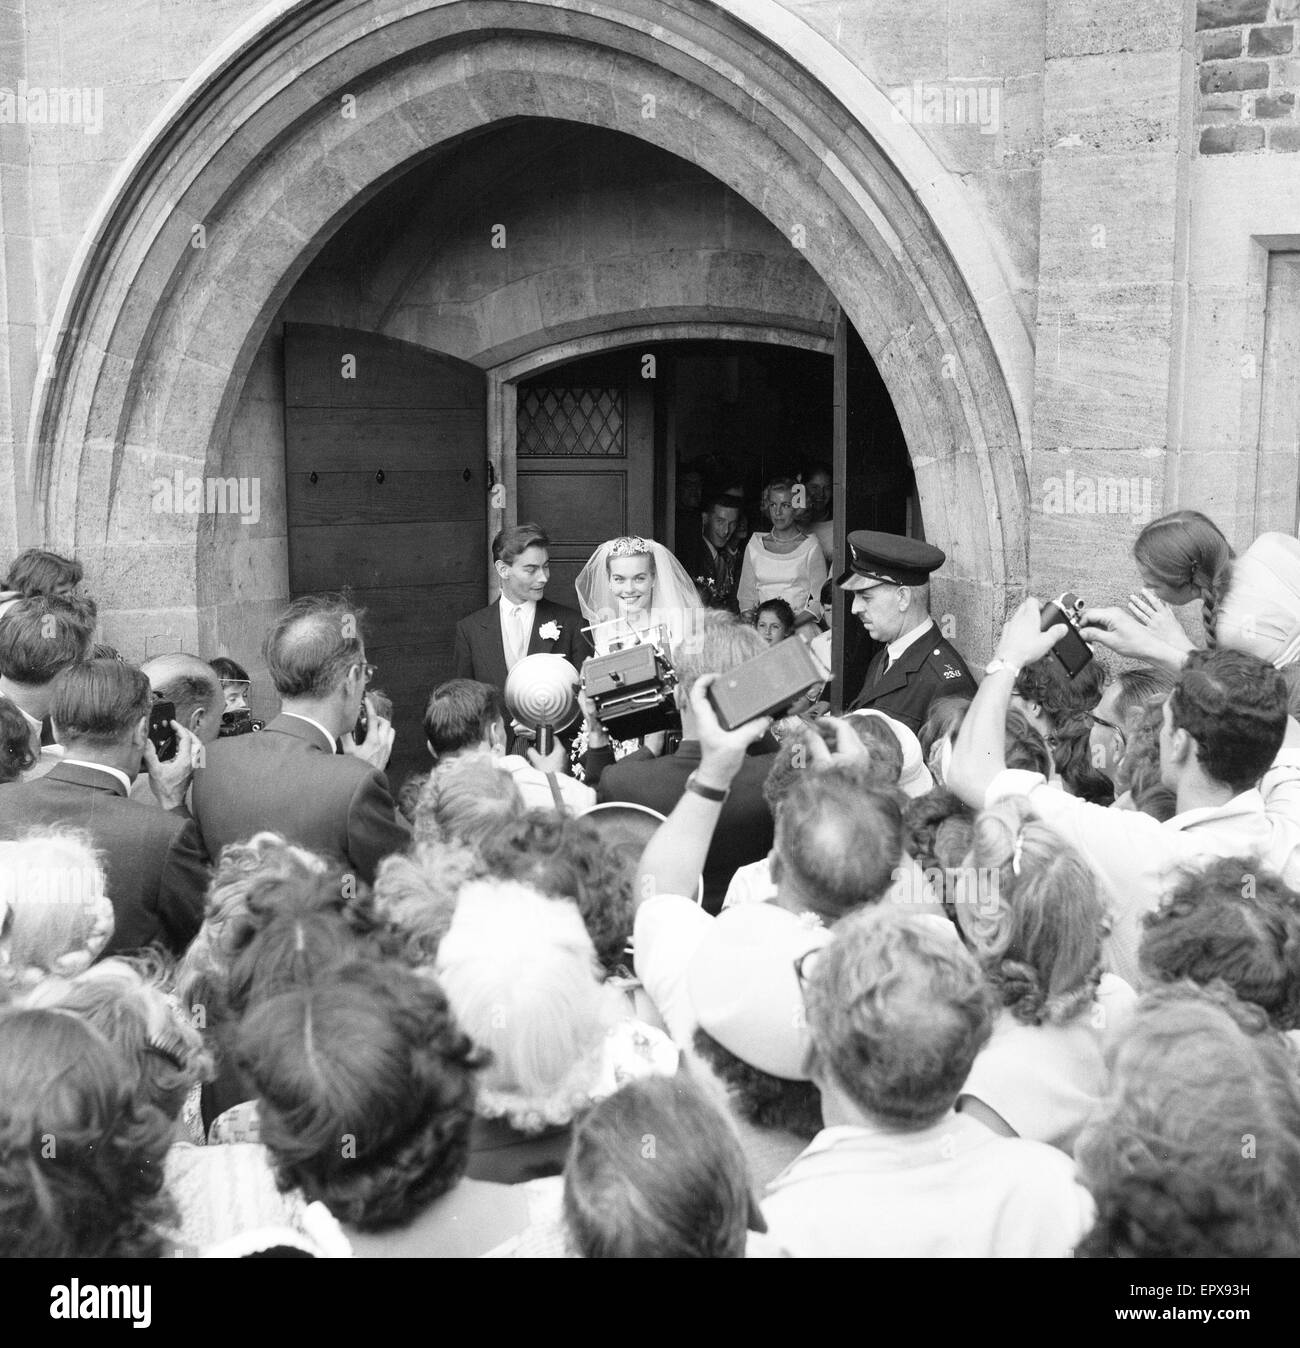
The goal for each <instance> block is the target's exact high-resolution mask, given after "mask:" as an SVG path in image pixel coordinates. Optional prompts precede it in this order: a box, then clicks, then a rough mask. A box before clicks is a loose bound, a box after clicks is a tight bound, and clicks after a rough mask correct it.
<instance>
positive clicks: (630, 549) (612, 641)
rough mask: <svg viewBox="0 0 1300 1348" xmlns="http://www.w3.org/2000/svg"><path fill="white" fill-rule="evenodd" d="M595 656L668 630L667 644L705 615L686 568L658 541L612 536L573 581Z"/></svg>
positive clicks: (652, 637) (676, 640)
mask: <svg viewBox="0 0 1300 1348" xmlns="http://www.w3.org/2000/svg"><path fill="white" fill-rule="evenodd" d="M574 588H575V589H576V590H577V592H578V604H579V606H580V607H581V609H582V616H583V617H584V618H586V620H587V621H588V623H590V624H591V637H592V643H593V645H594V646H595V648H596V654H597V655H607V654H608V653H609V652H610V651H614V650H619V649H621V648H622V647H623V646H632V645H638V644H640V643H641V642H643V641H647V640H650V641H653V640H654V639H655V638H656V637H658V636H659V635H660V633H659V631H658V629H660V628H666V629H667V636H668V640H669V641H670V642H671V643H674V644H675V643H676V642H678V641H680V640H681V639H682V638H683V637H684V636H686V635H687V634H688V633H689V632H690V631H692V630H693V627H694V623H695V622H696V620H697V619H696V615H697V614H699V613H701V612H702V611H703V605H702V604H701V603H700V597H699V594H698V593H697V591H696V589H695V584H694V582H693V581H692V580H691V578H690V576H689V575H688V574H687V572H686V568H685V567H684V566H682V564H681V563H680V562H679V561H678V560H677V558H676V557H674V556H673V555H672V553H671V552H669V551H668V549H667V548H666V547H664V546H663V544H662V543H656V542H655V541H654V540H653V539H648V538H611V539H610V540H609V541H608V542H605V543H602V544H601V545H600V547H598V548H597V549H596V551H595V552H594V553H593V554H592V556H591V560H590V561H589V562H588V563H587V564H586V566H584V567H583V568H582V571H581V572H580V573H579V575H578V579H577V580H576V581H575V582H574Z"/></svg>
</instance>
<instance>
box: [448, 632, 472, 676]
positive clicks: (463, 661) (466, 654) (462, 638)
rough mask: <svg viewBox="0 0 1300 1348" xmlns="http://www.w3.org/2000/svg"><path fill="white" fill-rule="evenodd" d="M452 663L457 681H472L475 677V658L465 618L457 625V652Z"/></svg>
mask: <svg viewBox="0 0 1300 1348" xmlns="http://www.w3.org/2000/svg"><path fill="white" fill-rule="evenodd" d="M452 663H453V665H454V667H455V671H456V672H455V674H454V676H453V677H455V678H457V679H472V678H473V677H474V657H473V655H472V654H471V653H470V649H469V632H468V630H467V629H466V627H465V619H464V618H462V619H461V620H460V622H458V623H457V624H456V651H455V655H454V656H453V657H452Z"/></svg>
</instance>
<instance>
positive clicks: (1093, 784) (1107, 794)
mask: <svg viewBox="0 0 1300 1348" xmlns="http://www.w3.org/2000/svg"><path fill="white" fill-rule="evenodd" d="M1052 762H1053V763H1054V764H1055V765H1056V771H1057V775H1058V776H1059V777H1060V779H1061V782H1062V784H1063V785H1064V787H1065V789H1066V790H1067V791H1068V792H1069V793H1070V794H1071V795H1072V796H1078V797H1079V798H1080V799H1081V800H1087V801H1091V802H1092V804H1094V805H1113V804H1114V803H1115V784H1114V782H1112V781H1111V780H1110V778H1109V777H1107V776H1106V774H1105V773H1104V772H1102V771H1101V770H1100V769H1099V768H1097V767H1095V766H1094V765H1093V761H1092V720H1091V718H1090V717H1089V715H1088V713H1087V712H1080V711H1072V712H1066V713H1065V714H1064V715H1062V716H1061V718H1060V719H1059V720H1058V721H1057V722H1056V744H1055V745H1054V746H1053V747H1052Z"/></svg>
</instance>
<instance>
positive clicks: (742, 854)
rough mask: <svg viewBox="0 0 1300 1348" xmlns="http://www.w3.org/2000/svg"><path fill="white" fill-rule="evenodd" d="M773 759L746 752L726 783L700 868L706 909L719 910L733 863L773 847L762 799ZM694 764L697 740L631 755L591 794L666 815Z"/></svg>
mask: <svg viewBox="0 0 1300 1348" xmlns="http://www.w3.org/2000/svg"><path fill="white" fill-rule="evenodd" d="M775 757H776V755H775V754H749V755H747V756H746V758H745V762H744V765H743V766H742V767H741V769H740V771H739V772H738V773H737V774H736V777H735V780H734V781H733V782H732V784H731V793H730V795H728V797H727V799H726V802H725V803H724V805H723V807H722V814H721V816H720V817H719V819H718V826H717V829H716V830H715V831H714V834H713V841H712V842H711V843H710V844H709V855H708V860H707V861H706V863H705V867H704V906H705V907H706V908H707V909H708V911H709V912H711V913H716V912H718V911H719V910H720V909H721V907H722V900H723V898H724V897H725V895H726V892H727V886H728V885H729V884H730V883H731V877H732V876H733V875H734V874H735V872H736V869H737V867H739V866H744V865H746V864H748V863H749V862H751V861H758V860H759V859H760V858H761V857H765V856H766V855H767V854H768V852H770V851H771V849H772V834H773V829H774V825H773V821H772V812H771V810H770V809H768V806H767V801H765V800H764V799H763V783H764V782H765V781H766V780H767V774H768V771H769V770H770V769H771V766H772V763H773V760H774V759H775ZM699 765H700V746H699V743H698V741H695V740H683V741H682V742H681V744H680V746H679V747H678V749H677V752H676V753H675V754H671V755H669V756H668V757H666V758H640V757H632V758H629V759H624V760H623V761H621V762H618V763H615V764H613V765H612V766H611V767H608V768H606V769H605V770H604V772H603V773H602V774H601V777H600V782H599V784H598V785H597V787H596V797H597V799H598V800H599V801H600V803H601V804H604V803H605V802H607V801H627V802H629V803H631V804H633V805H648V806H649V807H650V808H651V809H652V810H658V811H659V812H660V814H671V813H672V811H673V808H674V806H676V804H677V802H678V801H679V800H680V799H681V798H682V794H683V792H684V791H685V790H686V779H687V778H688V777H689V776H690V775H691V773H692V772H694V771H695V769H696V768H698V767H699Z"/></svg>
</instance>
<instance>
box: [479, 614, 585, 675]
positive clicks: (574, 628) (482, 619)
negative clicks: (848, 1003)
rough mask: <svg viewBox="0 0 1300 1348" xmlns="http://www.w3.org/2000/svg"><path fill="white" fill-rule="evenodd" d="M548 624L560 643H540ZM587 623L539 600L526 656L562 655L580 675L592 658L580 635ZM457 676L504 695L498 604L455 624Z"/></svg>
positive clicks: (504, 672)
mask: <svg viewBox="0 0 1300 1348" xmlns="http://www.w3.org/2000/svg"><path fill="white" fill-rule="evenodd" d="M547 623H555V624H556V626H558V627H559V629H560V636H559V640H556V639H554V638H548V639H547V640H546V641H543V640H542V639H541V637H539V636H538V632H539V631H540V630H541V629H542V628H543V627H545V626H546V624H547ZM586 626H587V622H586V619H584V618H583V616H582V614H581V613H579V612H578V610H577V609H576V608H566V607H565V606H564V605H563V604H553V603H552V602H551V601H550V600H549V599H539V600H538V601H537V610H536V612H535V614H534V615H533V631H532V635H531V636H530V637H529V639H528V650H527V651H526V652H525V654H527V655H537V654H539V653H541V654H546V655H562V656H564V658H565V659H566V660H567V661H569V663H570V664H571V665H572V666H573V667H574V669H576V670H578V672H579V673H581V672H582V662H583V661H584V660H585V659H586V658H587V657H588V656H589V655H590V654H591V643H590V642H589V641H588V640H587V638H586V637H585V636H584V635H583V633H582V629H583V628H584V627H586ZM455 663H456V675H455V677H456V678H458V679H477V680H478V681H479V682H480V683H490V684H492V685H493V686H494V687H496V688H500V689H501V690H502V692H504V691H505V686H506V675H507V674H508V673H509V671H508V670H507V669H506V648H505V644H504V643H503V642H502V640H501V601H500V600H499V599H498V600H497V601H496V603H494V604H489V605H488V606H487V607H486V608H481V609H476V610H475V611H474V612H473V613H471V614H470V615H469V617H467V618H462V619H461V620H460V622H458V623H457V624H456V662H455Z"/></svg>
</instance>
